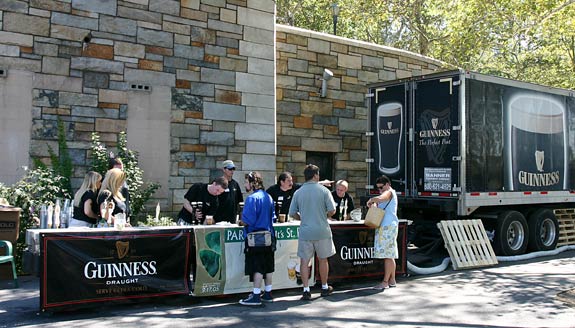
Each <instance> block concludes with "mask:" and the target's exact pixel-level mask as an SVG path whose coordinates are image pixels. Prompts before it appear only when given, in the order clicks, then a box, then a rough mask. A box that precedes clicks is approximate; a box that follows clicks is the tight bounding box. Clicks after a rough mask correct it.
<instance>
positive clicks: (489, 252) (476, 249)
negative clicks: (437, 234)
mask: <svg viewBox="0 0 575 328" xmlns="http://www.w3.org/2000/svg"><path fill="white" fill-rule="evenodd" d="M437 227H438V228H439V231H441V235H442V236H443V240H444V242H445V248H447V251H448V252H449V256H450V257H451V262H452V263H453V269H454V270H459V269H467V268H476V267H483V266H490V265H495V264H497V257H496V256H495V252H494V251H493V247H491V243H490V242H489V238H487V233H486V232H485V228H484V227H483V222H481V220H477V219H476V220H449V221H441V222H439V223H438V224H437Z"/></svg>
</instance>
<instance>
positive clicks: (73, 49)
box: [0, 0, 276, 211]
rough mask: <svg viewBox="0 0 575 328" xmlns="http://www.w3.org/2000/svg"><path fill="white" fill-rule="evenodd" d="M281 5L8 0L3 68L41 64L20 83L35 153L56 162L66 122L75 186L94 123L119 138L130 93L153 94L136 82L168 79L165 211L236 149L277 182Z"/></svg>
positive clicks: (266, 1)
mask: <svg viewBox="0 0 575 328" xmlns="http://www.w3.org/2000/svg"><path fill="white" fill-rule="evenodd" d="M274 12H275V2H274V1H273V0H181V1H175V0H124V1H120V0H106V1H103V0H65V1H57V0H29V1H25V0H2V1H0V67H1V68H4V69H7V70H8V74H10V70H21V71H29V72H33V73H34V86H33V90H22V96H24V97H32V102H33V108H30V109H29V110H31V111H32V117H33V124H32V131H31V145H30V146H31V147H30V156H31V157H36V158H41V159H42V160H43V161H48V152H47V146H46V145H47V144H49V145H51V146H52V147H53V148H55V149H56V148H57V147H56V143H55V140H56V139H57V119H60V120H62V121H63V122H64V123H65V126H66V131H67V136H68V143H69V144H68V145H69V148H70V153H71V155H72V156H73V161H74V164H75V172H74V175H75V179H74V186H78V185H79V183H80V182H81V179H82V177H83V176H84V174H85V172H86V170H87V169H88V168H89V165H90V151H89V148H90V135H91V133H92V132H98V133H99V134H100V137H101V140H102V141H103V142H105V143H106V144H108V145H109V146H113V145H115V142H116V140H117V135H118V134H119V133H120V132H121V131H125V130H126V129H127V120H129V119H130V112H131V111H132V110H136V109H135V108H131V107H130V100H129V99H131V98H133V97H134V96H136V97H137V94H138V92H145V91H133V90H130V86H131V85H132V84H141V85H148V86H150V87H151V88H154V87H158V86H162V87H169V88H171V99H169V101H168V103H171V123H170V132H169V133H170V138H171V139H170V144H169V145H166V147H169V148H170V153H171V157H170V160H169V161H166V163H167V164H166V165H169V166H170V167H169V172H170V177H169V186H168V188H169V190H170V192H169V193H168V196H167V198H166V199H164V200H163V204H164V205H165V206H164V207H163V210H167V211H170V210H172V211H178V210H179V209H180V208H181V202H182V198H183V194H184V193H185V191H186V190H187V188H188V187H189V186H190V185H191V184H192V183H194V182H199V181H202V182H207V181H208V179H209V178H210V176H214V175H216V174H217V172H218V170H219V168H218V167H219V165H220V163H221V161H222V160H224V159H227V158H230V159H232V160H234V161H235V162H236V165H237V166H238V169H240V170H246V171H249V170H261V171H264V173H265V174H266V175H267V176H268V177H270V179H269V180H270V181H271V180H272V179H273V175H274V174H275V170H276V168H275V154H274V153H275V122H274V119H273V118H274V115H275V113H274V110H275V102H274V94H275V89H274V67H275V62H274V60H275V53H274V42H275V40H274V31H275V24H274V20H275V16H274ZM25 110H28V109H25ZM149 137H150V138H153V137H154V131H153V130H151V131H150V135H149ZM128 143H130V134H129V133H128ZM136 150H138V151H140V152H143V151H145V149H136ZM23 164H27V163H23ZM142 166H143V167H144V169H145V166H146V163H142ZM238 175H239V174H238ZM166 180H168V179H166Z"/></svg>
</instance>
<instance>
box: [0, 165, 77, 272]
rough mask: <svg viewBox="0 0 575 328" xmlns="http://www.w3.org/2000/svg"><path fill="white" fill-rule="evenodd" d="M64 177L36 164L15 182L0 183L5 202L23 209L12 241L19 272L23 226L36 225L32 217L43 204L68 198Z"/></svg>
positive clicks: (24, 236) (23, 246) (23, 244)
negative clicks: (17, 230)
mask: <svg viewBox="0 0 575 328" xmlns="http://www.w3.org/2000/svg"><path fill="white" fill-rule="evenodd" d="M64 179H65V178H64V177H62V176H60V175H58V174H57V173H56V172H54V171H53V170H52V169H50V168H46V167H39V168H36V169H34V170H30V171H28V172H27V174H26V175H25V176H24V177H23V178H22V180H20V181H18V182H17V183H16V184H14V185H12V186H9V187H8V186H4V185H3V184H0V197H2V198H6V200H8V203H10V205H12V206H16V207H19V208H21V209H22V211H21V212H20V229H19V235H18V241H17V243H16V245H15V257H16V265H17V267H18V271H19V272H22V252H23V251H24V249H25V248H26V230H27V229H29V228H32V227H33V226H34V225H35V220H34V217H39V212H40V207H41V206H42V204H54V201H55V200H56V198H62V199H65V198H70V197H71V194H70V193H69V192H68V191H67V190H65V189H64V188H62V185H63V180H64Z"/></svg>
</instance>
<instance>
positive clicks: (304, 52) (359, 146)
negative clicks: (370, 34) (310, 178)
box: [276, 25, 443, 196]
mask: <svg viewBox="0 0 575 328" xmlns="http://www.w3.org/2000/svg"><path fill="white" fill-rule="evenodd" d="M442 66H443V64H442V63H441V62H439V61H437V60H434V59H431V58H428V57H424V56H420V55H417V54H414V53H411V52H407V51H402V50H399V49H395V48H389V47H384V46H378V45H374V44H369V43H365V42H360V41H355V40H349V39H345V38H340V37H337V36H333V35H329V34H324V33H317V32H312V31H308V30H302V29H298V28H294V27H289V26H283V25H276V81H277V82H276V99H277V169H278V171H291V172H293V173H294V176H295V177H296V179H297V181H298V182H303V181H304V178H303V168H304V167H305V164H306V152H307V151H314V152H315V151H319V152H329V153H334V154H335V163H334V164H335V167H334V170H335V172H334V176H335V179H336V180H337V179H346V180H348V182H349V183H350V188H349V189H350V192H351V193H352V194H353V195H354V196H357V195H363V194H364V193H365V185H366V183H367V164H366V163H365V159H366V157H367V138H366V137H365V132H366V131H367V115H368V112H367V111H368V109H367V107H366V101H365V94H366V93H367V88H366V85H368V84H370V83H376V82H383V81H387V80H394V79H399V78H405V77H411V76H417V75H422V74H429V73H432V72H435V71H438V70H441V69H442ZM324 68H327V69H329V70H331V71H332V72H333V74H334V77H333V78H332V79H331V80H330V81H329V82H328V91H327V97H325V98H321V97H320V94H319V90H320V86H321V81H320V80H318V78H321V76H322V73H323V70H324Z"/></svg>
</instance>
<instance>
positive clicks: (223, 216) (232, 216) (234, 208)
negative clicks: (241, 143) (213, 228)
mask: <svg viewBox="0 0 575 328" xmlns="http://www.w3.org/2000/svg"><path fill="white" fill-rule="evenodd" d="M222 167H223V168H222V172H223V177H224V178H226V180H228V188H227V189H226V190H225V192H224V193H222V194H221V195H220V196H218V198H219V200H220V206H219V207H218V209H217V211H216V214H215V215H214V220H215V221H216V222H222V221H227V222H231V223H235V222H236V215H237V214H239V205H240V203H241V202H243V201H244V197H243V196H242V189H241V188H240V185H239V183H238V182H237V181H236V180H234V179H233V176H234V172H235V170H236V165H235V164H234V162H233V161H232V160H229V159H228V160H225V161H224V162H223V163H222Z"/></svg>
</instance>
